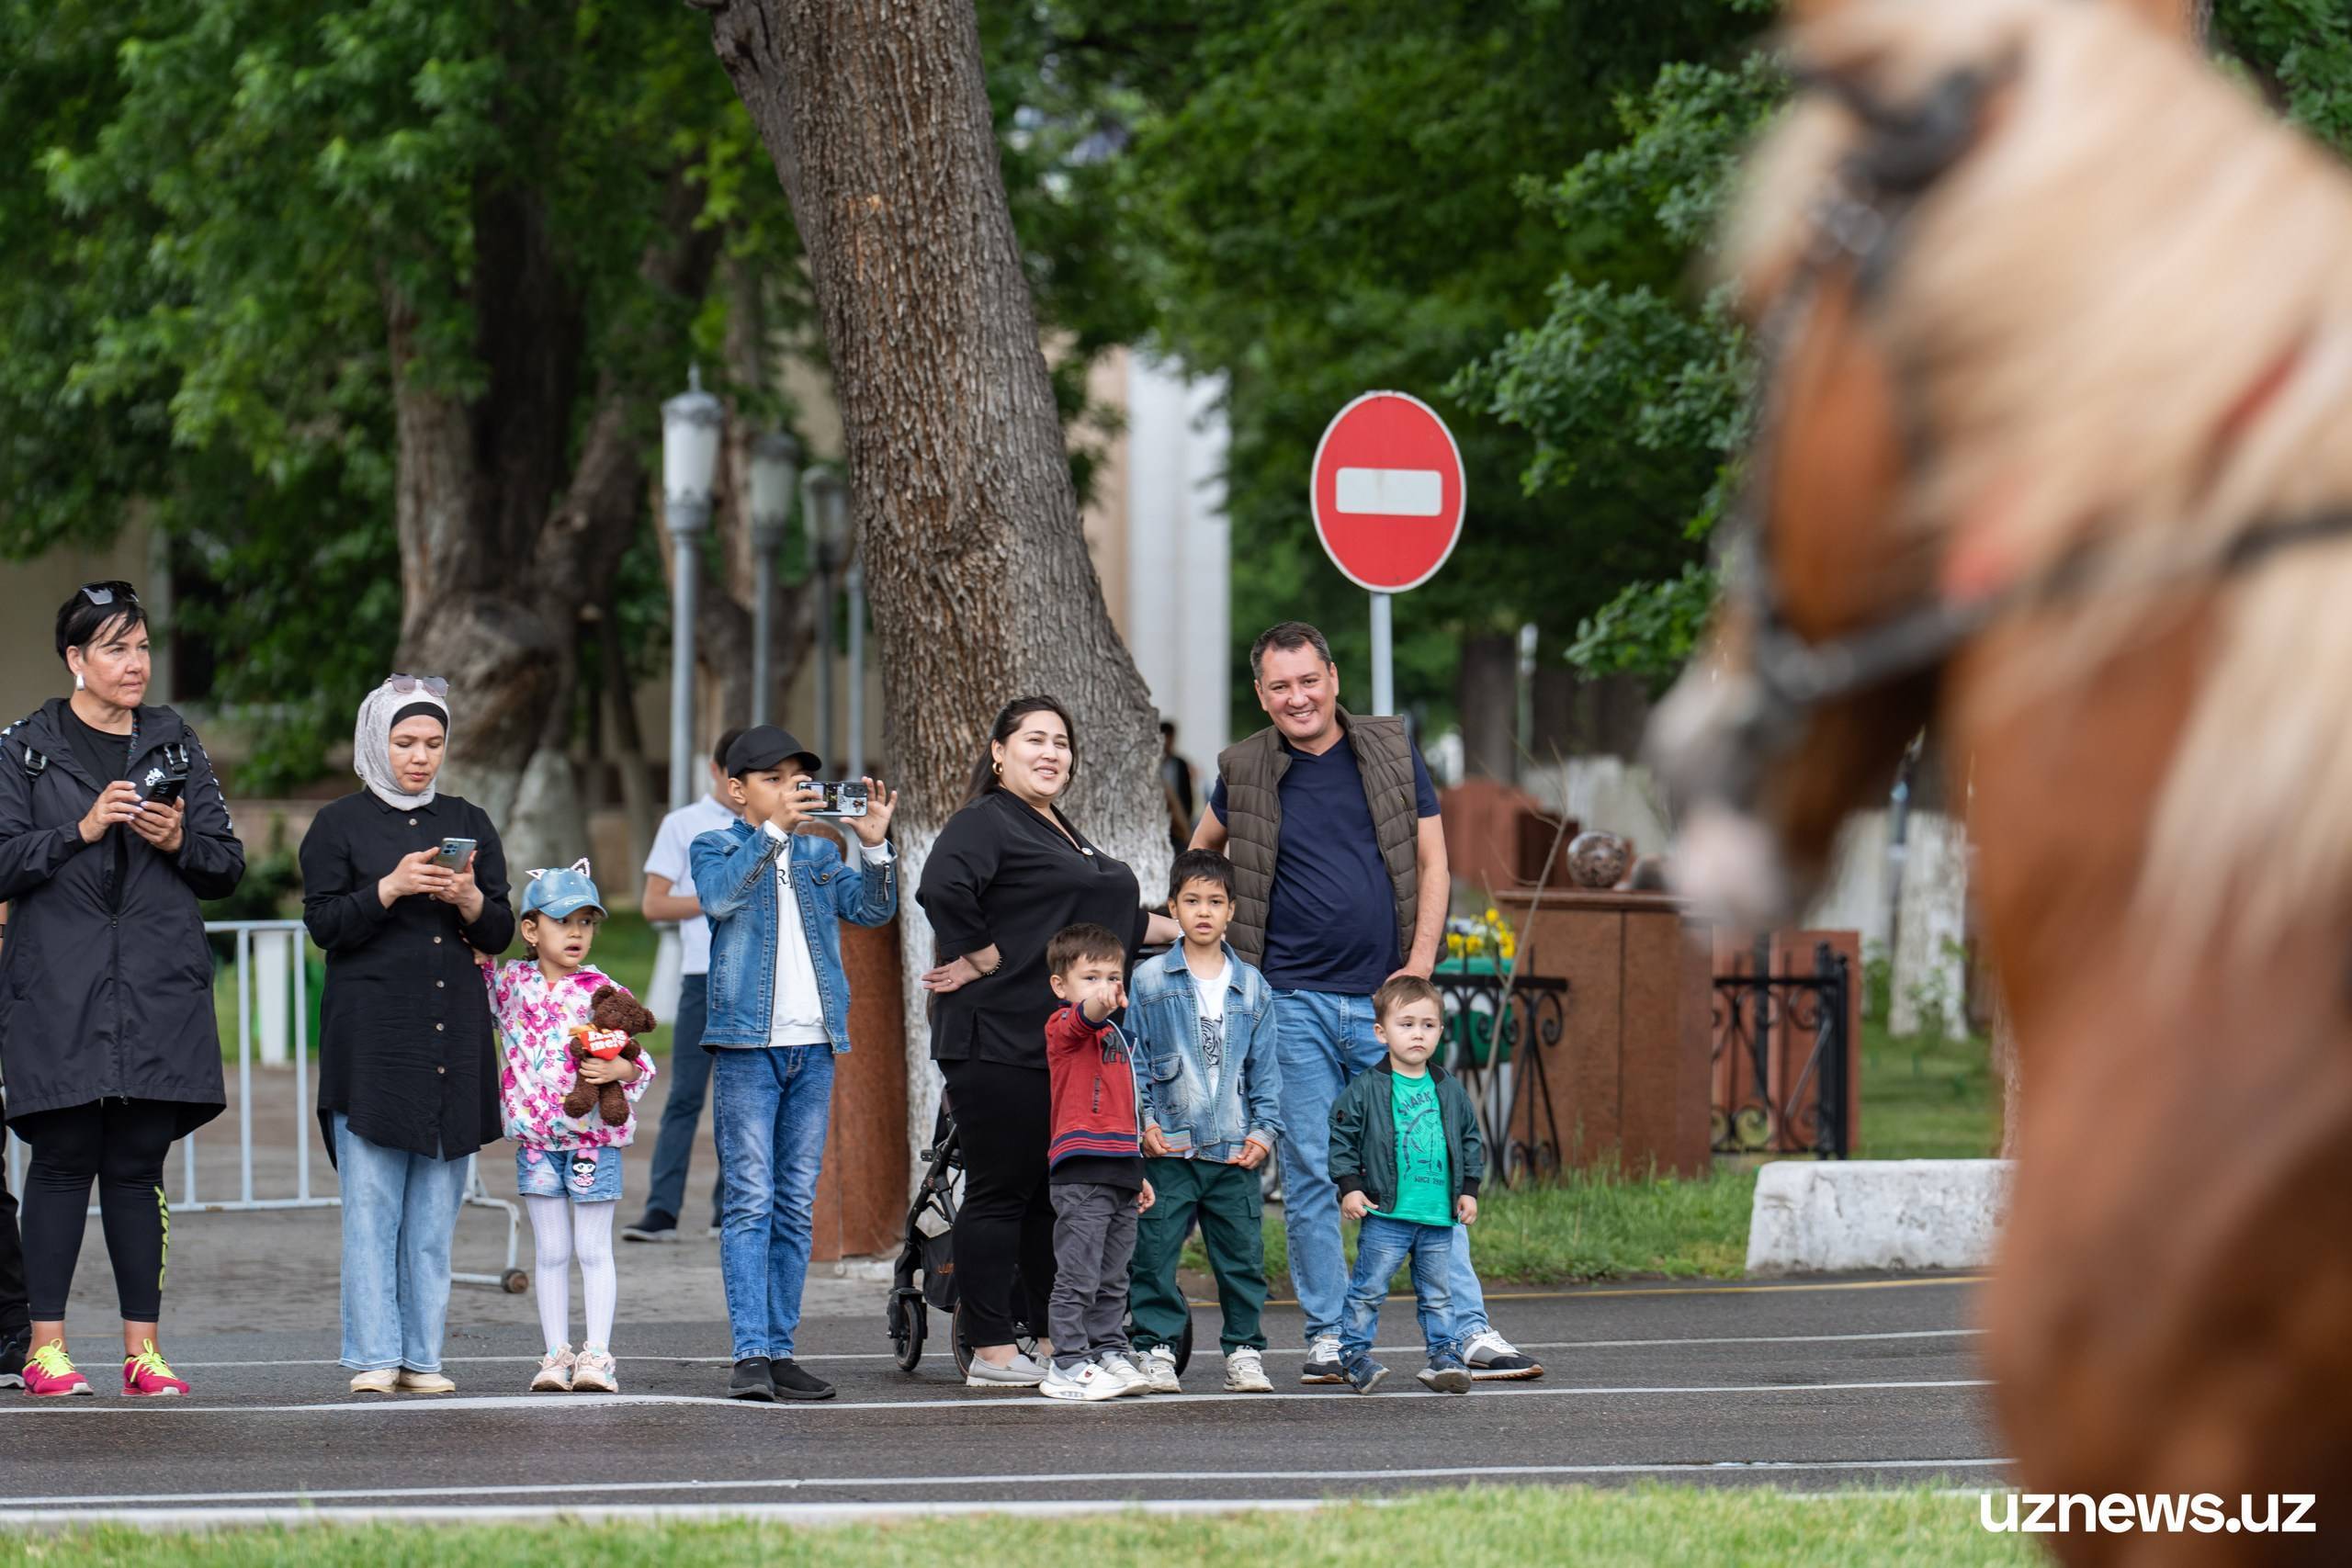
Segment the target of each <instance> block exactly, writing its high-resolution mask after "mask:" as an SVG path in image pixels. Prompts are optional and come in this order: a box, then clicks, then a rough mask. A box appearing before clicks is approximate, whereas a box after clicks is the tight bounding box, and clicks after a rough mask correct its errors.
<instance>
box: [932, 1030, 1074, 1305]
mask: <svg viewBox="0 0 2352 1568" xmlns="http://www.w3.org/2000/svg"><path fill="white" fill-rule="evenodd" d="M939 1066H940V1070H941V1071H942V1072H943V1073H944V1074H945V1075H946V1077H947V1099H948V1102H949V1107H950V1109H951V1110H952V1111H954V1113H955V1116H956V1141H957V1144H958V1145H959V1146H960V1147H961V1149H962V1151H963V1156H964V1206H963V1207H962V1208H961V1209H959V1210H957V1211H956V1293H957V1294H958V1295H959V1296H961V1297H962V1299H963V1303H964V1322H965V1325H966V1329H965V1331H966V1335H967V1337H968V1338H969V1339H970V1340H971V1342H972V1343H973V1344H975V1345H1009V1344H1011V1343H1012V1338H1013V1328H1014V1324H1015V1322H1016V1320H1017V1321H1018V1323H1019V1325H1020V1326H1021V1327H1023V1328H1025V1329H1026V1330H1027V1331H1028V1332H1030V1333H1032V1334H1035V1335H1039V1336H1042V1335H1044V1333H1045V1332H1046V1298H1047V1297H1048V1296H1050V1295H1052V1294H1053V1292H1054V1199H1053V1190H1052V1189H1051V1188H1050V1187H1048V1186H1047V1185H1046V1145H1047V1144H1048V1143H1049V1142H1051V1141H1052V1136H1051V1135H1052V1131H1053V1103H1052V1097H1051V1089H1050V1085H1049V1081H1048V1079H1047V1078H1046V1073H1045V1071H1044V1069H1042V1068H1038V1067H1008V1066H1000V1065H999V1064H997V1063H994V1062H977V1061H965V1062H942V1063H941V1064H940V1065H939ZM1016 1267H1017V1268H1018V1269H1019V1271H1020V1280H1019V1291H1018V1292H1017V1294H1016V1292H1015V1290H1014V1280H1013V1272H1014V1269H1015V1268H1016Z"/></svg>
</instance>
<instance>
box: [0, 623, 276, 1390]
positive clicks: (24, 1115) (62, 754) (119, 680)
mask: <svg viewBox="0 0 2352 1568" xmlns="http://www.w3.org/2000/svg"><path fill="white" fill-rule="evenodd" d="M57 656H58V658H60V659H61V660H63V661H64V663H65V667H66V669H68V670H69V671H72V672H73V675H74V693H73V695H72V696H70V697H55V698H52V699H51V700H50V701H49V702H48V703H47V704H45V705H42V706H41V708H40V710H39V711H38V712H36V713H34V714H32V715H31V716H28V717H26V718H23V719H20V720H18V721H17V723H16V724H14V725H11V726H10V727H9V728H7V730H6V731H5V732H0V733H5V735H6V739H5V740H0V903H6V904H7V905H8V907H9V917H8V939H7V941H6V943H5V944H0V1075H5V1077H6V1079H7V1084H8V1102H7V1116H8V1125H9V1129H10V1130H11V1131H12V1132H14V1133H15V1134H17V1136H19V1137H21V1138H23V1139H24V1140H25V1142H26V1143H27V1144H28V1145H30V1146H31V1149H32V1163H31V1164H30V1166H29V1167H28V1168H27V1169H26V1172H25V1190H24V1193H23V1198H22V1201H23V1210H22V1216H21V1224H22V1227H23V1235H24V1248H25V1278H26V1284H27V1292H28V1296H29V1298H30V1305H31V1310H32V1317H33V1325H32V1344H33V1352H32V1358H31V1360H30V1361H29V1362H28V1365H27V1366H26V1369H25V1386H26V1387H27V1389H28V1390H29V1391H30V1392H32V1393H90V1392H91V1390H90V1385H89V1382H88V1381H87V1380H86V1379H85V1378H84V1377H83V1376H82V1374H81V1373H80V1372H78V1371H74V1364H73V1362H72V1361H71V1360H70V1359H67V1357H66V1354H65V1298H66V1295H67V1293H68V1292H69V1290H70V1289H71V1287H72V1285H73V1281H74V1261H75V1259H76V1258H79V1257H80V1255H81V1251H82V1235H83V1231H84V1228H85V1216H86V1214H87V1213H88V1212H89V1204H90V1184H91V1182H92V1181H93V1180H95V1181H96V1182H97V1184H98V1213H99V1216H100V1222H101V1224H103V1225H104V1227H105V1230H106V1238H107V1258H108V1259H109V1260H110V1261H111V1262H112V1263H113V1265H114V1274H115V1293H116V1296H117V1298H118V1302H119V1305H120V1307H121V1309H122V1346H123V1369H122V1392H123V1393H130V1394H159V1393H162V1394H176V1393H187V1382H184V1381H183V1380H181V1379H180V1378H179V1377H177V1376H176V1375H175V1374H174V1373H173V1371H172V1370H171V1368H170V1367H169V1366H167V1365H166V1364H165V1363H164V1359H163V1356H162V1355H161V1353H160V1352H158V1351H157V1349H156V1348H155V1333H156V1328H155V1325H156V1320H157V1318H158V1317H159V1316H161V1314H162V1312H163V1303H164V1246H165V1240H166V1238H167V1236H168V1235H169V1234H170V1213H169V1210H168V1207H167V1205H166V1204H165V1202H164V1156H165V1155H166V1154H168V1153H169V1152H170V1150H171V1146H172V1144H173V1143H174V1142H175V1140H177V1139H179V1138H182V1137H185V1136H186V1135H187V1134H189V1133H191V1132H193V1131H195V1130H196V1129H197V1128H198V1127H200V1126H202V1125H203V1124H204V1123H205V1122H209V1121H210V1120H212V1118H214V1117H215V1116H218V1115H219V1114H220V1112H221V1111H222V1109H223V1108H224V1107H225V1106H226V1104H227V1102H228V1100H227V1096H226V1094H225V1093H224V1092H223V1090H222V1086H221V1078H220V1032H219V1031H218V1029H217V1028H216V1027H215V1025H214V1022H213V1016H212V954H211V952H210V950H209V948H207V947H206V946H205V942H204V914H203V911H202V910H201V909H199V908H198V907H197V906H198V900H199V899H204V898H220V897H227V896H228V895H229V894H230V893H232V892H233V891H235V889H236V886H237V884H238V882H239V881H240V880H242V879H243V876H244V874H245V852H244V847H243V845H242V844H240V843H238V842H237V836H236V833H235V832H234V831H233V830H232V829H231V827H230V825H229V807H228V802H227V801H226V800H224V799H223V798H222V797H221V794H220V784H219V783H218V782H217V781H216V780H215V779H214V778H213V775H212V762H211V759H209V758H208V757H207V756H206V755H205V754H204V747H203V746H202V744H201V743H199V742H198V739H197V738H196V732H195V731H194V730H192V729H190V728H187V726H186V725H185V724H183V723H181V722H180V716H179V715H177V714H175V713H174V712H173V711H172V710H171V709H169V708H167V707H142V706H141V705H140V699H141V697H143V696H145V695H146V693H147V681H148V672H149V668H150V658H149V648H148V634H147V616H146V612H145V611H143V610H141V608H140V604H139V596H138V594H137V593H136V592H133V591H132V589H131V586H130V584H129V583H128V582H93V583H89V584H87V585H86V586H85V587H83V588H81V589H79V590H77V591H76V592H75V593H74V597H73V598H71V599H69V600H67V601H66V602H65V604H64V606H63V607H62V609H60V610H59V611H58V613H57ZM167 780H176V781H178V782H176V783H174V784H169V785H168V787H166V781H167ZM159 790H160V791H161V792H162V794H163V795H164V796H165V797H166V798H168V797H169V796H170V795H172V794H173V793H175V792H176V795H177V798H176V799H173V800H171V801H170V804H168V805H166V804H163V803H161V802H159V801H151V800H150V799H149V797H150V796H151V795H156V794H158V792H159Z"/></svg>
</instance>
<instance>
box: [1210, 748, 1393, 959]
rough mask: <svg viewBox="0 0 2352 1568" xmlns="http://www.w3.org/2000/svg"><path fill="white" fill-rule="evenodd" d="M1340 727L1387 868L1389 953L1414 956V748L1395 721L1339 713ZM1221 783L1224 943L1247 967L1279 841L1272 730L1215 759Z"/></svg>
mask: <svg viewBox="0 0 2352 1568" xmlns="http://www.w3.org/2000/svg"><path fill="white" fill-rule="evenodd" d="M1340 728H1341V729H1342V730H1344V731H1345V732H1346V734H1347V739H1348V744H1349V745H1350V746H1351V747H1352V748H1354V750H1355V754H1356V770H1357V771H1358V772H1359V773H1362V774H1363V798H1364V804H1365V805H1366V806H1368V807H1371V808H1372V830H1373V835H1374V838H1376V839H1377V840H1379V843H1380V858H1381V861H1382V863H1384V864H1385V865H1386V866H1387V867H1388V883H1389V886H1390V888H1391V890H1392V891H1393V892H1394V893H1395V895H1396V900H1397V955H1398V957H1399V959H1400V960H1401V959H1406V958H1410V957H1411V956H1412V953H1413V918H1414V908H1415V903H1416V900H1417V898H1418V897H1419V892H1420V883H1421V863H1420V856H1419V830H1420V813H1419V809H1418V804H1417V802H1416V801H1415V798H1414V793H1415V792H1414V788H1413V742H1412V740H1411V739H1410V738H1409V737H1408V736H1407V735H1406V733H1405V721H1404V720H1403V719H1401V718H1385V717H1373V716H1365V717H1361V718H1360V717H1358V716H1355V715H1353V714H1351V713H1350V712H1348V710H1347V709H1345V708H1341V709H1340ZM1216 767H1217V773H1218V775H1219V776H1220V777H1222V778H1223V779H1224V780H1225V831H1226V846H1225V852H1226V854H1227V857H1228V858H1229V859H1231V860H1232V862H1233V901H1234V913H1233V924H1232V926H1231V927H1230V928H1229V929H1228V930H1227V932H1226V940H1227V941H1228V942H1232V943H1233V950H1234V951H1235V952H1236V953H1239V954H1241V956H1242V958H1243V959H1245V960H1246V961H1248V962H1249V963H1250V964H1258V963H1261V962H1262V961H1263V960H1264V958H1265V953H1266V911H1267V908H1268V905H1269V902H1270V901H1271V899H1272V894H1273V886H1274V855H1275V851H1276V849H1277V847H1278V846H1279V845H1280V843H1281V841H1282V830H1283V801H1282V795H1281V784H1282V780H1283V773H1287V772H1288V771H1289V769H1290V752H1289V751H1288V750H1285V749H1284V748H1283V743H1282V735H1281V732H1280V731H1279V730H1277V729H1275V728H1273V727H1272V726H1271V725H1270V726H1268V727H1267V728H1264V729H1261V730H1260V731H1258V733H1257V734H1255V735H1252V736H1250V737H1249V738H1248V739H1244V740H1237V741H1235V742H1234V743H1233V744H1232V745H1230V746H1228V747H1227V748H1226V749H1225V750H1223V751H1222V752H1220V753H1219V754H1218V756H1217V760H1216Z"/></svg>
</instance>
